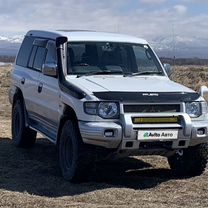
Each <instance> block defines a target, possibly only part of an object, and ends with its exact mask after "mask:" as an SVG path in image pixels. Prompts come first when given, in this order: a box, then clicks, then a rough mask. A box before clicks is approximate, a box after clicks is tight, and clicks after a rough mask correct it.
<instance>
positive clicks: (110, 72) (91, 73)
mask: <svg viewBox="0 0 208 208" xmlns="http://www.w3.org/2000/svg"><path fill="white" fill-rule="evenodd" d="M105 74H123V72H122V71H110V70H105V71H93V72H89V73H86V74H79V75H77V78H79V77H83V76H92V75H105Z"/></svg>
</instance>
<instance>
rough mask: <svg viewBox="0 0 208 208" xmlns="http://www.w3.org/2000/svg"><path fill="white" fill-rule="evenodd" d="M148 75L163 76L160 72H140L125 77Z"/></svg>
mask: <svg viewBox="0 0 208 208" xmlns="http://www.w3.org/2000/svg"><path fill="white" fill-rule="evenodd" d="M149 74H163V73H162V72H161V71H141V72H136V73H132V74H127V75H125V76H130V77H133V76H139V75H149Z"/></svg>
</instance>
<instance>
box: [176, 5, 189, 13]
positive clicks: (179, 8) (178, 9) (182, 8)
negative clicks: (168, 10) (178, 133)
mask: <svg viewBox="0 0 208 208" xmlns="http://www.w3.org/2000/svg"><path fill="white" fill-rule="evenodd" d="M174 9H175V10H176V12H178V13H179V14H185V13H186V12H187V7H186V6H184V5H179V4H178V5H175V6H174Z"/></svg>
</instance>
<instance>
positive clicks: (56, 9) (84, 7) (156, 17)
mask: <svg viewBox="0 0 208 208" xmlns="http://www.w3.org/2000/svg"><path fill="white" fill-rule="evenodd" d="M183 1H184V0H183ZM192 1H194V0H192ZM200 1H202V0H200ZM135 2H136V3H135ZM140 2H143V3H152V4H153V3H155V4H156V3H159V2H160V3H162V2H163V3H165V0H157V1H156V0H141V1H140ZM166 2H167V0H166ZM180 2H182V0H181V1H180ZM137 3H138V0H117V1H112V0H105V1H98V0H88V1H86V0H67V1H58V0H44V1H42V0H34V1H28V0H7V1H4V0H0V11H1V13H0V24H1V28H0V34H1V33H3V32H14V33H19V32H22V33H26V32H27V31H28V30H31V29H43V30H56V29H91V30H98V31H109V32H120V33H126V34H130V35H135V36H138V37H142V38H145V39H147V40H148V41H152V40H155V39H157V38H158V37H172V36H173V29H174V33H175V35H176V36H180V37H185V38H195V39H197V40H200V39H207V37H208V35H207V28H208V14H194V15H192V16H191V15H190V14H189V13H188V4H185V3H184V5H183V4H178V5H175V6H171V5H169V4H168V2H167V4H164V5H161V6H158V7H154V8H151V9H150V8H149V7H148V8H145V7H144V6H143V7H141V4H139V5H138V4H137ZM168 5H169V6H168ZM199 31H200V33H199ZM207 54H208V53H207Z"/></svg>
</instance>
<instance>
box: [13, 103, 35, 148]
mask: <svg viewBox="0 0 208 208" xmlns="http://www.w3.org/2000/svg"><path fill="white" fill-rule="evenodd" d="M24 108H25V106H24V102H23V101H20V100H17V101H16V102H15V103H14V106H13V108H12V140H13V143H14V145H15V146H17V147H23V148H29V147H32V146H33V145H34V144H35V141H36V135H37V132H36V131H34V130H32V129H30V128H29V127H27V126H26V125H25V123H26V122H25V109H24Z"/></svg>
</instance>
